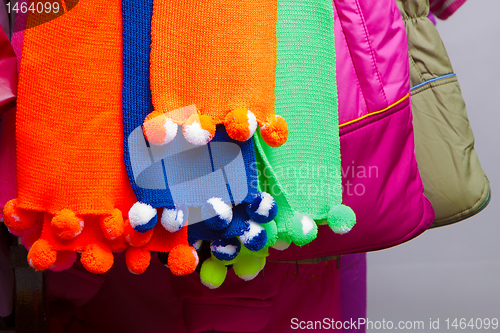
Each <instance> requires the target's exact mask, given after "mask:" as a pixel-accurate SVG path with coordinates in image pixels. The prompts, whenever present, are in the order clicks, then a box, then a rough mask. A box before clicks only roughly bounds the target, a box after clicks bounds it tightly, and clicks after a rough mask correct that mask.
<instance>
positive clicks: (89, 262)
mask: <svg viewBox="0 0 500 333" xmlns="http://www.w3.org/2000/svg"><path fill="white" fill-rule="evenodd" d="M80 262H81V263H82V265H83V267H85V269H86V270H87V271H89V272H90V273H94V274H104V273H106V272H107V271H109V269H110V268H111V266H113V262H114V257H113V253H112V252H111V250H110V249H109V247H107V246H106V245H104V244H100V243H95V244H89V245H87V246H86V247H85V250H84V251H83V253H82V256H81V257H80Z"/></svg>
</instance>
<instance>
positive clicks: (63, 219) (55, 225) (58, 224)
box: [50, 209, 83, 239]
mask: <svg viewBox="0 0 500 333" xmlns="http://www.w3.org/2000/svg"><path fill="white" fill-rule="evenodd" d="M50 225H51V228H52V232H53V233H54V234H55V235H56V236H57V237H59V238H62V239H73V238H75V237H76V236H78V235H79V234H80V233H81V232H82V230H83V220H82V219H81V218H79V217H77V216H76V215H75V213H73V211H71V210H69V209H63V210H61V211H59V212H57V213H56V215H54V217H53V218H52V220H51V221H50Z"/></svg>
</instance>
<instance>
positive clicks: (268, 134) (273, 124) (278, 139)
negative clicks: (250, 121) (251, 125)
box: [260, 115, 288, 147]
mask: <svg viewBox="0 0 500 333" xmlns="http://www.w3.org/2000/svg"><path fill="white" fill-rule="evenodd" d="M260 135H261V136H262V139H264V141H265V142H266V143H267V144H268V145H269V146H271V147H279V146H281V145H282V144H284V143H285V142H286V140H287V139H288V125H287V123H286V120H285V119H284V118H283V117H281V116H278V115H273V116H269V117H268V118H267V119H266V123H265V124H264V125H262V126H261V127H260Z"/></svg>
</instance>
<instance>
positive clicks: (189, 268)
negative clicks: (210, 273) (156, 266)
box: [168, 244, 200, 276]
mask: <svg viewBox="0 0 500 333" xmlns="http://www.w3.org/2000/svg"><path fill="white" fill-rule="evenodd" d="M199 261H200V259H199V258H198V253H197V252H196V250H195V249H194V247H191V246H189V245H184V244H181V245H177V246H176V247H174V248H173V249H172V250H170V253H169V254H168V268H170V270H171V271H172V273H173V274H174V275H177V276H182V275H187V274H191V273H193V272H194V270H195V269H196V266H198V263H199Z"/></svg>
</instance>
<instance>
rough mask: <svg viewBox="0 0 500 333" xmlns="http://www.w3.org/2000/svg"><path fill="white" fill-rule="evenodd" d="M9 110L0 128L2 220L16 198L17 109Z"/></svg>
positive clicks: (0, 201) (0, 208) (0, 199)
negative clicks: (11, 201)
mask: <svg viewBox="0 0 500 333" xmlns="http://www.w3.org/2000/svg"><path fill="white" fill-rule="evenodd" d="M8 109H9V110H8V111H7V112H5V113H4V114H3V115H2V122H1V126H0V170H2V171H1V172H0V219H2V217H3V207H4V206H5V203H6V202H7V201H9V200H10V199H13V198H15V197H16V125H15V124H16V109H15V107H8Z"/></svg>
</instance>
